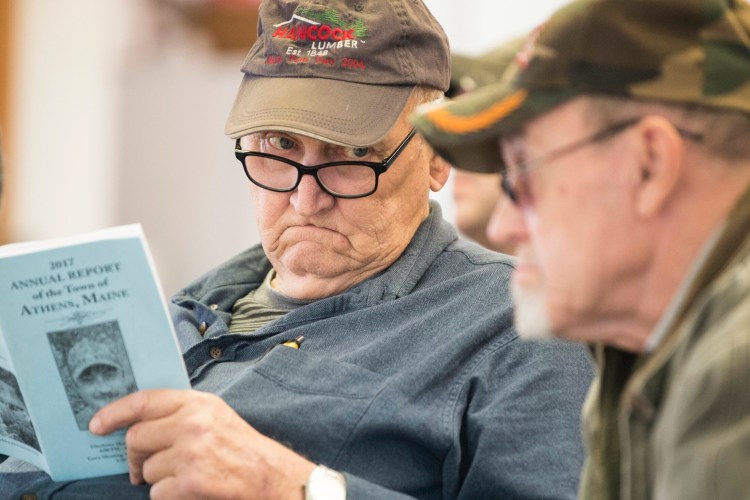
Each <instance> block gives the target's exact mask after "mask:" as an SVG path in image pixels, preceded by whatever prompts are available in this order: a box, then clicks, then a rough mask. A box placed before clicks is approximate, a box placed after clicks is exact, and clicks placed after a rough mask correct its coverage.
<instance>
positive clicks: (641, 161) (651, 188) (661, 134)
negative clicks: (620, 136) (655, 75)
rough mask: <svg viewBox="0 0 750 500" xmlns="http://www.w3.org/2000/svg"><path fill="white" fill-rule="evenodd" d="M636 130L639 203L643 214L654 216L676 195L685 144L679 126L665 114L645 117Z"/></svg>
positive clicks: (639, 212) (640, 213)
mask: <svg viewBox="0 0 750 500" xmlns="http://www.w3.org/2000/svg"><path fill="white" fill-rule="evenodd" d="M636 131H637V134H638V135H637V136H636V140H637V143H636V148H637V151H638V162H637V165H638V172H637V175H638V178H637V179H636V181H635V183H636V191H635V207H636V210H637V212H638V214H639V215H641V216H643V217H651V216H653V215H656V214H658V213H659V211H660V210H662V209H663V208H664V206H665V205H666V204H667V202H668V201H669V200H670V198H671V197H672V196H673V195H674V192H675V189H676V187H677V183H678V181H679V180H680V176H681V175H682V170H683V168H684V165H683V159H684V154H685V144H684V142H683V140H682V138H681V137H680V133H679V132H678V131H677V129H676V128H675V126H674V125H672V123H670V122H669V121H668V120H667V119H666V118H664V117H661V116H656V115H650V116H646V117H644V118H643V119H642V120H641V121H640V123H639V124H638V126H637V128H636Z"/></svg>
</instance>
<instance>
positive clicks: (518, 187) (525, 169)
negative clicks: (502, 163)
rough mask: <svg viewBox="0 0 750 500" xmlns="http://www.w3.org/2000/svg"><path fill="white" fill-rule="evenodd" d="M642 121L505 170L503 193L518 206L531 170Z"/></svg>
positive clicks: (693, 135) (695, 137)
mask: <svg viewBox="0 0 750 500" xmlns="http://www.w3.org/2000/svg"><path fill="white" fill-rule="evenodd" d="M642 119H643V117H642V116H639V117H636V118H629V119H627V120H623V121H621V122H617V123H614V124H612V125H610V126H609V127H606V128H604V129H602V130H600V131H598V132H595V133H593V134H592V135H589V136H587V137H584V138H583V139H579V140H577V141H573V142H571V143H570V144H566V145H564V146H561V147H559V148H557V149H554V150H552V151H550V152H549V153H547V154H544V155H542V156H539V157H538V158H532V159H531V160H529V161H525V162H523V163H519V164H517V165H514V169H513V171H512V172H511V171H509V170H508V169H505V171H504V172H503V173H502V180H501V181H500V185H501V187H502V190H503V192H504V193H505V195H506V196H507V197H508V198H509V199H510V200H511V201H512V202H513V203H514V204H515V205H516V206H518V205H520V204H521V202H522V200H524V199H525V198H526V197H525V196H524V192H525V191H526V190H527V188H526V187H522V186H523V184H522V183H521V180H522V178H524V177H525V175H526V174H528V173H529V172H530V171H531V170H534V169H536V168H539V167H541V166H542V165H544V164H547V163H551V162H553V161H555V160H558V159H560V158H562V157H564V156H567V155H569V154H572V153H575V152H576V151H578V150H580V149H583V148H584V147H586V146H590V145H592V144H596V143H597V142H601V141H603V140H605V139H608V138H610V137H614V136H615V135H617V134H619V133H620V132H623V131H625V130H627V129H628V128H630V127H632V126H633V125H635V124H637V123H638V122H640V121H641V120H642ZM675 128H676V130H677V132H678V133H679V134H680V135H681V136H682V137H684V138H685V139H688V140H691V141H697V142H699V141H702V140H703V134H700V133H697V132H691V131H689V130H684V129H682V128H680V127H675Z"/></svg>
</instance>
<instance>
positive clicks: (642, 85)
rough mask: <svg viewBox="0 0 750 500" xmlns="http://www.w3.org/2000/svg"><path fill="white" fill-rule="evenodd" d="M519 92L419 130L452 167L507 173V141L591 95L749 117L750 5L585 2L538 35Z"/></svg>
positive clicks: (441, 114)
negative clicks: (503, 138)
mask: <svg viewBox="0 0 750 500" xmlns="http://www.w3.org/2000/svg"><path fill="white" fill-rule="evenodd" d="M515 64H517V65H518V67H519V71H518V74H517V76H516V78H515V79H514V80H513V82H512V83H510V84H507V83H498V84H494V85H491V86H489V87H485V88H483V89H480V90H478V91H476V92H472V93H471V94H467V95H465V96H462V97H460V98H458V99H457V100H456V101H454V102H452V103H447V104H443V105H441V106H439V107H432V108H429V109H424V110H423V111H422V112H421V113H420V114H419V115H418V116H416V117H415V118H414V121H415V124H416V127H417V129H418V130H419V131H420V132H421V133H422V134H423V135H424V136H426V137H427V139H428V141H429V142H430V143H432V144H433V146H434V147H435V148H436V149H437V150H438V152H440V153H441V154H442V155H443V156H445V157H446V159H448V160H449V161H450V162H451V163H453V164H454V165H457V166H459V167H461V168H465V169H468V170H476V171H481V172H489V171H496V170H498V168H502V160H501V157H500V151H499V145H498V137H499V136H500V135H501V134H505V133H508V132H512V131H514V130H518V129H519V128H520V127H521V126H522V125H523V124H524V123H525V122H527V121H528V120H530V119H532V118H534V117H536V116H537V115H539V114H541V113H544V112H546V111H549V110H550V109H552V108H553V107H555V106H557V105H558V104H560V103H562V102H564V101H567V100H569V99H571V98H573V97H576V96H579V95H582V94H597V93H598V94H615V95H622V96H631V97H635V98H643V99H652V100H661V101H667V102H678V103H694V104H700V105H705V106H711V107H720V108H729V109H734V110H740V111H743V112H750V3H748V0H578V1H575V2H573V3H571V4H568V5H567V6H566V7H563V8H562V9H560V10H559V11H557V12H556V13H555V14H553V16H552V17H551V18H550V19H549V20H548V21H547V22H546V23H545V24H543V25H542V26H540V27H539V28H537V29H536V30H534V31H533V32H532V33H531V34H530V35H529V36H528V38H527V42H526V44H525V45H524V47H523V48H522V49H521V51H520V52H519V53H518V55H517V56H516V62H515Z"/></svg>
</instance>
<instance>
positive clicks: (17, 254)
mask: <svg viewBox="0 0 750 500" xmlns="http://www.w3.org/2000/svg"><path fill="white" fill-rule="evenodd" d="M0 276H2V279H1V280H0V454H4V455H10V456H13V457H16V458H19V459H21V460H24V461H27V462H29V463H32V464H34V465H36V466H37V467H39V468H40V469H43V470H45V471H47V473H49V474H50V476H51V477H52V479H54V480H56V481H63V480H72V479H81V478H86V477H94V476H103V475H110V474H119V473H124V472H127V470H128V467H127V460H126V455H125V431H119V432H117V433H115V434H111V435H109V436H94V435H93V434H91V433H90V432H89V431H88V422H89V420H90V419H91V417H92V416H93V414H94V413H95V412H96V411H97V410H98V409H99V408H101V407H102V406H104V405H105V404H107V403H109V402H111V401H114V400H116V399H118V398H120V397H122V396H124V395H126V394H128V393H131V392H134V391H137V390H140V389H152V388H172V389H189V388H190V383H189V381H188V377H187V372H186V370H185V365H184V363H183V360H182V356H181V354H180V349H179V346H178V343H177V337H176V335H175V333H174V328H173V326H172V322H171V320H170V318H169V313H168V310H167V306H166V303H165V301H164V295H163V293H162V290H161V286H160V284H159V280H158V278H157V275H156V270H155V267H154V265H153V259H152V258H151V254H150V251H149V249H148V246H147V244H146V240H145V236H144V234H143V230H142V229H141V226H140V225H138V224H133V225H128V226H120V227H114V228H109V229H105V230H101V231H97V232H94V233H88V234H85V235H81V236H75V237H71V238H64V239H58V240H48V241H37V242H29V243H16V244H11V245H5V246H2V247H0Z"/></svg>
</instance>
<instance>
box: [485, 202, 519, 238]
mask: <svg viewBox="0 0 750 500" xmlns="http://www.w3.org/2000/svg"><path fill="white" fill-rule="evenodd" d="M487 238H488V239H489V240H490V241H491V242H492V243H495V244H496V245H499V246H515V245H518V244H519V243H521V242H523V241H525V240H526V239H527V238H528V233H527V231H526V222H525V220H524V218H523V213H522V212H521V210H520V209H519V208H518V207H517V206H516V205H515V204H514V203H513V202H511V201H510V200H509V199H508V198H507V197H506V196H502V197H501V198H500V199H499V200H498V202H497V204H495V209H494V210H493V211H492V216H491V217H490V222H489V223H488V224H487Z"/></svg>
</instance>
